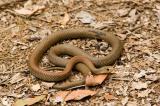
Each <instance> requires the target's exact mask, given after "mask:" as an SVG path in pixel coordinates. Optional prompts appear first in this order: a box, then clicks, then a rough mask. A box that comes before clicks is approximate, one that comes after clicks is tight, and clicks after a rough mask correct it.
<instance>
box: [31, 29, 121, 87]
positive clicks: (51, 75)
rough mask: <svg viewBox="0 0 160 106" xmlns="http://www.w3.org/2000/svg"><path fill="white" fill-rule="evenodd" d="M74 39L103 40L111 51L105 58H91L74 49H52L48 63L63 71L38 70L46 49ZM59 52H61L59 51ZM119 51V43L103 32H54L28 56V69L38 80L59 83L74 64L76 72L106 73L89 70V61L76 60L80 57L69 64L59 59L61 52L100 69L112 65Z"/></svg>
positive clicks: (82, 30)
mask: <svg viewBox="0 0 160 106" xmlns="http://www.w3.org/2000/svg"><path fill="white" fill-rule="evenodd" d="M75 38H96V39H101V40H104V41H106V42H107V43H109V44H110V45H111V46H112V51H111V52H110V53H109V54H108V55H107V56H105V57H101V58H94V57H92V56H89V55H88V54H86V53H80V52H79V51H78V50H77V49H74V50H73V51H72V53H71V52H70V51H69V50H66V49H63V48H62V47H58V49H57V48H56V49H54V48H52V49H51V50H50V51H49V58H50V61H52V62H53V63H55V64H57V65H58V66H66V68H65V70H64V71H62V72H49V71H45V70H43V69H42V68H40V66H39V63H40V61H41V59H42V56H43V55H44V53H46V52H47V50H48V49H50V48H51V46H55V45H56V44H57V43H58V42H60V41H63V40H68V39H75ZM60 50H63V51H60ZM65 50H66V51H65ZM53 51H54V52H53ZM121 51H122V43H121V41H120V40H119V39H118V38H117V37H116V36H114V35H113V34H111V33H105V32H103V31H100V30H96V29H90V28H79V29H66V30H63V31H58V32H55V33H54V35H51V36H48V37H46V38H45V39H43V40H42V41H41V43H40V44H39V45H38V46H37V47H36V48H35V49H34V50H33V51H32V53H31V55H30V56H29V61H28V66H29V68H30V71H31V73H32V74H33V75H34V76H36V77H37V78H39V79H42V80H44V81H61V80H64V79H66V78H67V77H68V76H69V75H70V71H68V70H71V68H72V67H73V65H74V64H76V63H78V64H76V69H77V70H83V69H84V68H85V69H86V70H91V71H92V72H93V73H95V74H100V73H107V70H105V71H104V69H103V70H99V69H98V70H95V69H94V70H92V69H93V68H90V67H89V66H88V64H89V61H87V60H85V59H82V60H81V59H78V58H82V57H76V59H78V60H80V61H78V60H75V59H73V60H74V61H75V62H74V61H72V62H71V63H70V62H68V60H65V61H64V60H61V58H60V57H59V56H58V55H59V54H62V52H63V53H66V54H71V55H77V54H78V55H81V56H85V57H86V58H88V59H89V60H91V62H93V64H94V65H95V66H96V67H101V66H105V65H110V64H112V63H114V62H115V60H116V59H117V58H118V57H119V56H120V54H121ZM86 61H87V62H86ZM79 62H83V63H85V64H82V63H79ZM67 63H68V64H69V63H70V64H72V65H69V66H70V67H69V66H67V65H68V64H67ZM73 63H74V64H73ZM66 70H67V71H66ZM87 72H88V71H87ZM84 73H85V72H84ZM86 74H88V73H86ZM80 82H81V83H83V81H80ZM75 83H77V82H75ZM71 85H72V84H71ZM73 85H74V84H73Z"/></svg>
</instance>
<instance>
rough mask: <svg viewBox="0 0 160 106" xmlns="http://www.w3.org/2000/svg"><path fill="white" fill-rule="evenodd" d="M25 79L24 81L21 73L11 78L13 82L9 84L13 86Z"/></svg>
mask: <svg viewBox="0 0 160 106" xmlns="http://www.w3.org/2000/svg"><path fill="white" fill-rule="evenodd" d="M23 79H24V77H22V75H21V73H17V74H15V75H14V76H13V77H12V78H11V80H10V81H9V82H10V83H11V84H14V83H17V82H19V81H21V80H23Z"/></svg>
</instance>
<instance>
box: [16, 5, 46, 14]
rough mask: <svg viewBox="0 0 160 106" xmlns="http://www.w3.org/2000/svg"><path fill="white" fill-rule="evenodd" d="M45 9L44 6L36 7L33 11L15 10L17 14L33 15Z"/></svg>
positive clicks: (25, 9)
mask: <svg viewBox="0 0 160 106" xmlns="http://www.w3.org/2000/svg"><path fill="white" fill-rule="evenodd" d="M44 8H45V7H44V6H34V7H33V8H32V9H27V8H21V9H16V10H14V11H15V12H16V13H17V14H21V15H29V16H30V15H32V14H34V13H35V12H37V11H39V10H43V9H44Z"/></svg>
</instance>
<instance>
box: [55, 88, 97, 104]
mask: <svg viewBox="0 0 160 106" xmlns="http://www.w3.org/2000/svg"><path fill="white" fill-rule="evenodd" d="M96 93H97V91H91V90H76V91H71V92H70V91H60V92H58V93H57V94H56V95H55V100H54V102H64V101H69V100H81V99H83V98H85V97H87V96H93V95H95V94H96Z"/></svg>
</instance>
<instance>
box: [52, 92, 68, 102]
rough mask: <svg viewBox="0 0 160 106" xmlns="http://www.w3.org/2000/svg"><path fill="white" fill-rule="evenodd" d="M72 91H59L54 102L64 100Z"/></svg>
mask: <svg viewBox="0 0 160 106" xmlns="http://www.w3.org/2000/svg"><path fill="white" fill-rule="evenodd" d="M69 93H70V91H59V92H57V93H56V95H55V99H54V102H55V103H57V102H63V101H64V99H65V97H66V96H67V95H68V94H69Z"/></svg>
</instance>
